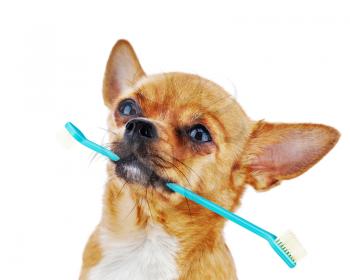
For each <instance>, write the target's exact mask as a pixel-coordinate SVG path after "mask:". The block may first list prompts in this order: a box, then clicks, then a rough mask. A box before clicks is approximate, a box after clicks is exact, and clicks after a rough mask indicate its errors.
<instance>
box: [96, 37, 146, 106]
mask: <svg viewBox="0 0 350 280" xmlns="http://www.w3.org/2000/svg"><path fill="white" fill-rule="evenodd" d="M144 75H145V73H144V71H143V70H142V67H141V65H140V63H139V60H138V59H137V56H136V53H135V51H134V49H133V48H132V46H131V44H130V43H129V42H128V41H126V40H119V41H118V42H117V43H116V44H115V45H114V47H113V49H112V51H111V54H110V56H109V59H108V62H107V67H106V72H105V77H104V82H103V98H104V102H105V105H106V106H107V107H109V108H110V107H111V106H112V104H113V101H114V99H115V98H116V97H117V96H118V95H119V94H120V93H121V92H122V91H123V90H125V89H127V88H128V87H130V86H132V85H133V84H134V83H135V82H137V81H138V80H139V79H140V78H141V77H142V76H144Z"/></svg>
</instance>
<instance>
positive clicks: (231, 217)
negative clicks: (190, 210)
mask: <svg viewBox="0 0 350 280" xmlns="http://www.w3.org/2000/svg"><path fill="white" fill-rule="evenodd" d="M167 186H168V187H169V188H170V189H171V190H173V191H175V192H177V193H180V194H182V195H183V196H185V197H187V198H188V199H190V200H192V201H194V202H196V203H198V204H200V205H202V206H203V207H205V208H207V209H209V210H211V211H213V212H215V213H216V214H218V215H220V216H222V217H224V218H226V219H228V220H230V221H232V222H235V223H236V224H238V225H240V226H242V227H244V228H246V229H247V230H249V231H251V232H253V233H255V234H257V235H259V236H260V237H262V238H264V239H266V240H267V241H271V240H275V239H276V238H277V237H276V236H275V235H273V234H272V233H270V232H268V231H266V230H264V229H262V228H260V227H258V226H256V225H254V224H252V223H251V222H249V221H247V220H246V219H243V218H242V217H240V216H238V215H236V214H234V213H232V212H230V211H228V210H226V209H225V208H223V207H221V206H219V205H217V204H216V203H214V202H212V201H210V200H208V199H206V198H204V197H202V196H200V195H198V194H196V193H194V192H192V191H191V190H189V189H186V188H184V187H182V186H180V185H177V184H175V183H167Z"/></svg>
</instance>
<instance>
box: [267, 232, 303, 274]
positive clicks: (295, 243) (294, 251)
mask: <svg viewBox="0 0 350 280" xmlns="http://www.w3.org/2000/svg"><path fill="white" fill-rule="evenodd" d="M270 245H271V247H272V248H273V249H274V250H275V252H276V253H277V254H278V255H279V256H280V257H281V258H282V260H283V261H284V262H285V263H286V264H287V265H288V266H289V267H290V268H293V267H295V266H296V263H297V261H298V260H300V259H301V258H303V257H304V256H305V255H306V251H305V249H304V248H303V246H302V245H301V243H300V242H299V240H298V239H297V237H296V236H295V234H294V233H292V232H291V231H287V232H286V233H285V234H283V235H281V236H279V237H277V238H276V239H274V240H271V241H270Z"/></svg>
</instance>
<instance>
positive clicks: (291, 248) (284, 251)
mask: <svg viewBox="0 0 350 280" xmlns="http://www.w3.org/2000/svg"><path fill="white" fill-rule="evenodd" d="M65 128H66V129H67V130H68V132H69V133H70V134H71V135H72V136H73V137H74V138H75V139H76V140H77V141H78V142H80V143H81V144H83V145H84V146H86V147H88V148H90V149H92V150H94V151H96V152H98V153H100V154H102V155H104V156H106V157H108V158H110V159H111V160H112V161H118V160H119V159H120V158H119V156H118V155H116V154H115V153H114V152H112V151H111V150H108V149H106V148H104V147H102V146H100V145H98V144H96V143H94V142H92V141H90V140H88V139H87V138H86V137H85V135H84V134H83V133H82V132H81V131H80V130H79V129H78V128H77V127H76V126H75V125H73V124H72V123H71V122H67V123H66V124H65ZM166 185H167V187H168V188H169V189H171V190H173V191H174V192H177V193H179V194H181V195H183V196H185V197H186V198H188V199H190V200H192V201H194V202H196V203H198V204H200V205H201V206H203V207H205V208H207V209H209V210H211V211H213V212H215V213H216V214H218V215H220V216H222V217H224V218H226V219H228V220H230V221H232V222H234V223H236V224H238V225H240V226H242V227H244V228H245V229H247V230H249V231H251V232H253V233H255V234H257V235H258V236H260V237H262V238H263V239H265V240H266V241H267V242H268V243H269V244H270V246H271V247H272V249H273V250H274V251H275V252H276V253H277V254H278V255H279V257H280V258H281V259H282V260H283V261H284V262H285V263H286V264H287V265H288V266H289V267H290V268H293V267H295V266H296V262H297V260H299V259H300V258H302V257H303V256H304V255H305V254H306V252H305V250H304V249H303V247H302V245H301V244H300V242H299V241H298V240H297V238H296V236H295V235H294V234H293V233H292V232H290V231H289V232H287V233H285V234H284V235H281V236H280V237H277V236H276V235H274V234H272V233H271V232H268V231H267V230H264V229H262V228H260V227H258V226H256V225H254V224H253V223H251V222H249V221H247V220H245V219H243V218H242V217H240V216H238V215H236V214H234V213H232V212H230V211H228V210H226V209H225V208H223V207H221V206H219V205H218V204H216V203H214V202H212V201H210V200H208V199H206V198H204V197H202V196H200V195H198V194H196V193H194V192H192V191H191V190H189V189H187V188H184V187H182V186H180V185H178V184H175V183H170V182H169V183H167V184H166Z"/></svg>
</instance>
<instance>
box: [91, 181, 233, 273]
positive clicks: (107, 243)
mask: <svg viewBox="0 0 350 280" xmlns="http://www.w3.org/2000/svg"><path fill="white" fill-rule="evenodd" d="M145 195H146V190H145ZM227 201H229V199H228V200H227ZM230 201H231V204H232V201H233V200H231V199H230ZM165 203H167V202H166V201H163V200H161V199H160V196H158V195H156V194H153V195H152V194H151V192H149V193H148V195H147V201H146V200H145V197H143V198H142V197H139V196H138V195H135V193H134V192H133V191H132V190H131V189H130V188H128V186H127V185H125V184H121V183H120V182H119V181H118V180H114V179H111V180H110V181H109V182H108V183H107V186H106V192H105V196H104V211H103V216H102V220H101V223H100V225H99V227H98V230H97V232H98V235H99V237H98V238H99V241H98V242H99V246H100V247H101V250H102V251H103V253H102V255H105V256H109V258H110V259H108V257H107V258H106V257H104V258H103V259H102V260H100V263H101V264H100V265H97V266H96V267H95V268H94V269H93V270H92V271H91V272H90V275H95V276H96V277H95V278H93V277H94V276H91V277H90V278H89V279H99V278H98V277H100V276H101V274H103V273H104V274H110V275H116V274H115V273H117V274H118V275H119V277H120V275H121V274H120V273H122V271H134V272H135V271H137V270H140V273H139V275H140V277H143V278H140V279H189V275H190V274H191V273H194V272H193V271H194V270H197V271H196V275H201V272H200V271H201V270H203V269H201V267H202V266H203V265H205V266H207V267H208V268H209V269H206V270H203V273H204V272H205V273H223V278H222V279H229V278H225V277H226V275H234V273H232V272H233V270H234V268H233V262H232V258H231V255H230V253H229V251H228V249H227V247H226V245H225V242H224V239H223V236H222V230H223V227H224V222H225V221H224V219H223V218H221V217H219V216H217V215H216V214H215V213H213V212H211V211H209V210H207V209H205V208H203V207H202V206H200V205H197V204H195V203H192V202H191V201H183V202H182V203H179V204H178V205H176V206H168V207H165V206H164V204H165ZM228 208H231V210H232V208H233V205H231V207H228ZM130 255H133V258H132V260H131V259H130V258H128V256H130ZM213 255H215V256H216V257H215V258H213ZM126 258H127V259H130V261H126ZM144 259H149V260H150V261H151V262H153V263H156V265H155V267H156V268H157V269H159V270H157V269H156V271H153V272H149V271H148V270H147V269H148V268H147V267H144V265H145V261H144ZM117 260H124V261H122V262H119V263H124V266H127V267H119V266H112V265H111V264H112V263H116V262H117ZM146 264H147V262H146ZM221 267H222V269H221ZM106 268H109V269H110V270H111V271H106ZM107 270H108V269H107ZM218 271H219V272H218ZM146 272H147V273H151V274H152V273H153V274H152V275H148V274H147V273H146ZM135 273H136V274H135V278H133V279H138V278H137V277H138V276H137V272H135ZM145 273H146V274H145ZM229 273H231V274H229ZM159 275H166V277H165V278H159ZM202 276H203V277H204V278H202V279H214V278H215V277H216V275H213V277H211V276H209V275H207V274H206V275H204V274H203V275H202ZM157 277H158V278H157ZM207 277H209V278H207ZM210 277H211V278H210ZM220 279H221V278H220Z"/></svg>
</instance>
